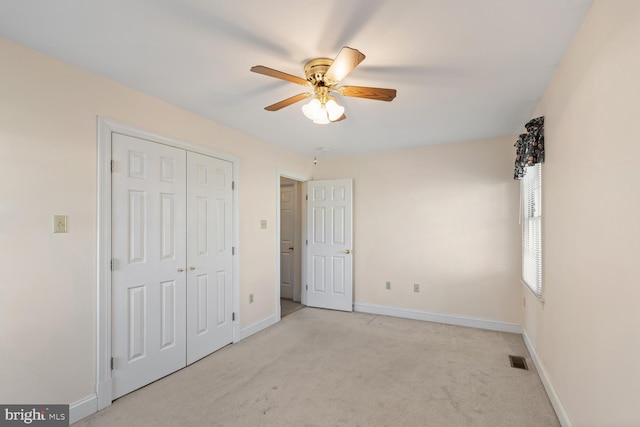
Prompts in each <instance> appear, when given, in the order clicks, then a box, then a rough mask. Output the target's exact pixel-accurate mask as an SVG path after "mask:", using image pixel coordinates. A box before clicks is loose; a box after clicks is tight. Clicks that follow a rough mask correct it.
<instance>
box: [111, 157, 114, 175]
mask: <svg viewBox="0 0 640 427" xmlns="http://www.w3.org/2000/svg"><path fill="white" fill-rule="evenodd" d="M113 163H114V162H113V160H111V173H113Z"/></svg>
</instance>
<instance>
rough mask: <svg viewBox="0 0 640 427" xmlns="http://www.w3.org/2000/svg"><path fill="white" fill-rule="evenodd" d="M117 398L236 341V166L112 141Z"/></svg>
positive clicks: (122, 139) (132, 141)
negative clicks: (232, 221)
mask: <svg viewBox="0 0 640 427" xmlns="http://www.w3.org/2000/svg"><path fill="white" fill-rule="evenodd" d="M112 160H113V165H114V167H113V173H112V226H111V228H112V257H113V262H114V265H113V268H112V270H113V271H112V302H111V305H112V356H113V358H114V369H113V371H112V380H113V398H117V397H119V396H122V395H124V394H126V393H129V392H131V391H133V390H135V389H137V388H140V387H142V386H144V385H146V384H148V383H150V382H152V381H155V380H157V379H159V378H162V377H163V376H165V375H168V374H170V373H171V372H174V371H176V370H178V369H180V368H182V367H184V366H186V365H187V364H190V363H193V362H194V361H196V360H198V359H200V358H202V357H204V356H206V355H208V354H210V353H212V352H213V351H215V350H217V349H219V348H221V347H223V346H225V345H227V344H229V343H231V342H232V340H233V332H232V331H233V330H232V273H231V272H232V253H231V251H232V224H231V215H232V187H231V186H232V163H230V162H228V161H224V160H220V159H216V158H213V157H209V156H204V155H201V154H197V153H193V152H188V151H185V150H183V149H178V148H174V147H169V146H166V145H162V144H157V143H154V142H150V141H146V140H143V139H139V138H134V137H130V136H124V135H119V134H113V137H112Z"/></svg>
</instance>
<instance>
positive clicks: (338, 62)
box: [324, 46, 365, 84]
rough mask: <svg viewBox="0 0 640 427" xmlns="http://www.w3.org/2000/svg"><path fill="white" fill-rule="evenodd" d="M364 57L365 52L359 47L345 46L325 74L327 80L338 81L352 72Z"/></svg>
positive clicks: (332, 82) (331, 82)
mask: <svg viewBox="0 0 640 427" xmlns="http://www.w3.org/2000/svg"><path fill="white" fill-rule="evenodd" d="M364 58H365V56H364V54H363V53H362V52H360V51H359V50H358V49H352V48H350V47H347V46H345V47H343V48H342V50H340V53H338V56H336V59H334V60H333V64H331V66H330V67H329V69H328V70H327V72H326V73H325V74H324V78H325V82H327V81H328V83H330V84H336V83H338V82H339V81H341V80H342V79H344V78H345V77H346V76H347V75H348V74H349V73H350V72H352V71H353V69H354V68H356V67H357V66H358V64H360V63H361V62H362V61H363V60H364Z"/></svg>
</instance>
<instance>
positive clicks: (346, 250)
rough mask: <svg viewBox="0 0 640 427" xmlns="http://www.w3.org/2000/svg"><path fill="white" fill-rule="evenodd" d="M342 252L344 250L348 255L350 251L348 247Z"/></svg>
mask: <svg viewBox="0 0 640 427" xmlns="http://www.w3.org/2000/svg"><path fill="white" fill-rule="evenodd" d="M343 252H344V253H345V254H347V255H349V254H350V253H351V251H350V250H349V249H345V250H344V251H343Z"/></svg>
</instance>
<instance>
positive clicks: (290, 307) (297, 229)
mask: <svg viewBox="0 0 640 427" xmlns="http://www.w3.org/2000/svg"><path fill="white" fill-rule="evenodd" d="M303 187H304V185H303V182H301V181H297V180H295V179H292V178H288V177H285V176H280V205H279V210H280V215H279V216H280V236H279V237H280V238H279V241H280V243H279V245H280V248H279V250H280V286H279V304H280V317H284V316H286V315H287V314H290V313H292V312H294V311H297V310H299V309H300V308H302V307H303V305H302V304H301V302H302V252H303V251H302V249H303V246H302V236H303V233H302V223H303V221H302V210H303V209H302V205H303V200H304V192H303Z"/></svg>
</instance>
